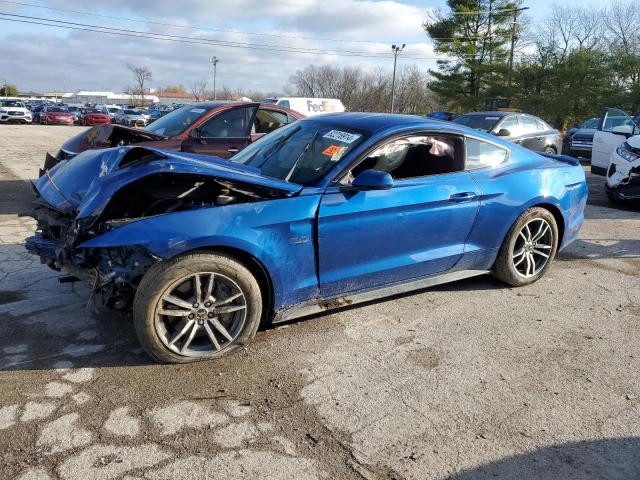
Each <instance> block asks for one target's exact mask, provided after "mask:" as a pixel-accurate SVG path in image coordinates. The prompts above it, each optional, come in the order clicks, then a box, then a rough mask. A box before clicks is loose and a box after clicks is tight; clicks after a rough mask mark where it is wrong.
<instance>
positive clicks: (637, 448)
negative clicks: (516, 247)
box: [0, 125, 640, 480]
mask: <svg viewBox="0 0 640 480" xmlns="http://www.w3.org/2000/svg"><path fill="white" fill-rule="evenodd" d="M80 128H81V127H62V126H60V127H59V126H40V125H25V126H21V125H2V126H0V152H2V153H0V185H1V186H0V322H1V325H2V335H1V336H0V385H1V388H0V451H2V452H3V455H2V458H0V478H3V479H4V478H8V479H9V478H11V479H13V478H16V479H21V480H27V479H30V480H47V479H62V480H68V479H85V478H92V479H94V480H102V479H105V480H106V479H109V480H111V479H118V480H121V479H127V480H134V479H146V480H156V479H158V480H160V479H172V480H175V479H189V480H194V479H205V478H214V477H216V478H231V477H238V478H247V479H253V478H265V479H302V478H304V479H314V478H319V479H337V478H340V479H342V478H345V479H358V478H360V479H361V478H366V479H386V478H395V479H425V478H429V479H446V478H451V479H478V478H495V477H499V478H523V479H527V478H531V479H556V478H562V479H593V478H602V479H609V480H610V479H630V478H638V477H640V383H639V382H638V379H637V374H636V372H637V371H638V369H639V367H640V349H639V347H640V335H639V333H640V235H638V231H640V230H639V228H640V207H638V206H637V205H635V206H625V207H620V208H611V206H610V204H609V203H608V202H607V200H606V198H605V196H604V193H603V191H602V188H603V185H604V179H602V178H599V177H594V176H591V175H589V182H590V189H591V194H590V200H589V205H588V208H587V221H586V224H585V226H584V227H583V230H582V232H581V236H580V239H579V240H578V241H576V242H575V243H574V244H573V245H572V246H571V247H570V248H569V249H568V250H566V251H565V252H563V253H562V254H561V255H560V257H559V258H558V259H557V260H556V262H555V265H554V266H553V268H552V269H551V270H550V271H549V273H548V274H547V276H546V277H544V278H543V279H542V280H541V281H540V282H538V283H536V284H534V285H532V286H530V287H526V288H522V289H512V288H508V287H505V286H504V285H502V284H500V283H499V282H497V281H495V280H493V279H492V278H491V277H481V278H475V279H470V280H466V281H462V282H457V283H454V284H449V285H444V286H440V287H437V288H433V289H430V290H425V291H421V292H418V293H414V294H410V295H403V296H399V297H395V298H393V299H387V300H384V301H378V302H372V303H369V304H366V305H364V306H357V307H351V308H345V309H342V310H341V311H337V312H334V313H331V314H325V315H321V316H316V317H314V318H311V319H308V320H305V321H300V322H295V323H291V324H287V325H284V326H280V327H278V328H271V329H266V330H263V331H261V332H259V333H258V335H257V337H256V339H255V341H254V342H253V343H252V344H251V345H250V346H249V348H248V349H246V350H245V351H243V352H241V353H238V354H235V355H232V356H230V357H226V358H223V359H221V360H219V361H215V362H203V363H197V364H191V365H156V364H154V363H152V362H151V361H150V360H148V358H147V357H146V356H145V355H144V354H143V353H142V351H141V349H140V347H139V346H138V343H137V340H136V338H135V334H134V331H133V326H132V324H131V320H130V318H129V317H128V316H126V315H122V314H119V313H113V312H109V311H104V310H100V309H99V310H97V311H96V310H95V309H94V308H88V307H87V297H88V287H87V285H86V284H83V283H63V284H61V283H59V282H58V280H57V279H58V277H60V276H61V274H59V273H57V272H54V271H52V270H49V269H48V268H47V267H45V266H43V265H41V264H40V263H39V260H38V259H37V258H36V257H34V256H31V255H29V254H27V253H26V251H25V250H24V246H23V243H24V239H25V238H26V237H27V236H29V235H31V234H32V232H33V229H34V226H35V225H34V221H33V220H31V219H29V218H26V217H19V216H18V214H19V213H20V212H21V211H25V210H27V209H28V199H29V194H30V190H29V186H28V184H27V183H26V182H24V180H25V179H29V178H35V177H36V175H37V169H38V167H39V166H41V164H42V161H43V160H44V154H45V152H46V151H47V150H49V151H50V152H52V153H53V152H55V151H56V150H57V148H58V147H59V145H60V144H61V143H62V142H63V141H64V140H65V139H66V138H68V137H69V136H71V135H72V134H74V133H76V132H79V131H80Z"/></svg>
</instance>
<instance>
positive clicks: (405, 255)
mask: <svg viewBox="0 0 640 480" xmlns="http://www.w3.org/2000/svg"><path fill="white" fill-rule="evenodd" d="M425 136H428V135H427V134H425ZM414 138H419V136H418V135H416V136H415V137H414ZM453 143H454V144H455V145H458V147H457V148H460V149H462V150H463V149H464V147H463V143H462V141H461V139H460V140H459V142H453ZM386 145H388V144H386ZM386 145H385V146H386ZM385 146H382V147H380V148H384V147H385ZM427 152H428V149H427V148H424V145H419V146H418V147H416V149H415V150H414V151H413V153H412V154H411V155H410V157H406V158H405V159H404V163H403V164H401V163H400V162H397V161H396V160H393V161H389V160H388V159H384V161H383V160H382V159H381V158H380V159H378V161H377V162H371V163H372V164H373V163H375V164H376V166H375V167H374V169H375V170H383V171H387V172H389V173H390V174H391V175H392V176H393V177H394V185H393V187H392V188H391V189H388V190H369V191H345V185H338V184H336V185H331V186H329V187H328V188H327V190H326V191H325V194H324V195H323V197H322V200H321V202H320V208H319V212H318V255H319V275H320V292H321V295H322V296H323V297H325V298H327V297H331V296H335V295H339V294H343V293H347V292H350V291H357V290H364V289H367V288H375V287H378V286H383V285H386V284H390V283H394V282H402V281H405V280H409V279H413V278H418V277H422V276H426V275H432V274H436V273H439V272H444V271H446V270H449V269H451V268H452V267H453V266H454V265H455V264H456V263H457V262H458V260H459V259H460V258H461V256H462V255H463V253H464V245H465V240H466V238H467V236H468V235H469V232H470V231H471V228H472V226H473V222H474V220H475V218H476V215H477V212H478V207H479V198H480V191H479V188H478V186H477V184H476V183H475V182H474V181H473V179H472V178H471V176H470V175H469V173H468V172H466V171H464V166H463V165H464V154H463V152H462V151H460V152H457V153H456V155H462V157H459V158H458V161H457V162H453V163H452V168H450V169H449V171H446V170H444V169H440V171H437V173H434V174H425V173H424V172H426V171H427V170H426V169H422V171H423V173H422V174H421V173H417V174H414V173H412V171H413V172H419V171H420V169H413V170H412V169H411V168H408V166H407V162H409V161H412V162H416V163H420V162H434V163H437V162H439V159H438V158H436V157H434V155H431V154H429V153H427ZM374 153H375V152H374ZM372 155H373V154H372ZM372 158H373V157H372V156H369V157H367V158H365V159H363V161H362V162H361V164H362V165H364V164H368V162H370V160H371V159H372ZM392 163H393V164H394V165H400V166H399V167H395V168H393V169H392V168H390V167H389V165H390V164H392ZM382 164H385V165H386V166H384V167H383V166H381V165H382ZM357 168H358V167H354V168H353V169H352V172H353V174H354V175H356V170H357ZM366 168H370V166H367V167H366ZM432 171H434V172H436V169H432ZM401 172H404V173H401ZM349 176H350V174H349V175H348V176H347V177H349ZM343 183H344V181H343ZM346 183H347V184H348V183H349V182H346ZM347 187H348V185H347Z"/></svg>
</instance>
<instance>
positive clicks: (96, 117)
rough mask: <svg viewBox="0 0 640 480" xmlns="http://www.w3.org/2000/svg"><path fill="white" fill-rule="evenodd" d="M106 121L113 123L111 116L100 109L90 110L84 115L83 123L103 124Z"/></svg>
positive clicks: (88, 124)
mask: <svg viewBox="0 0 640 480" xmlns="http://www.w3.org/2000/svg"><path fill="white" fill-rule="evenodd" d="M105 123H111V116H110V115H107V114H106V113H102V112H101V111H100V110H89V111H87V112H85V113H84V115H83V116H82V124H83V125H87V126H90V125H102V124H105Z"/></svg>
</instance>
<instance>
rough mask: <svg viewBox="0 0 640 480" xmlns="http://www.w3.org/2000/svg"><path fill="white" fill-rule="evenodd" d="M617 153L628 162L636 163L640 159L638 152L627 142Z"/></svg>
mask: <svg viewBox="0 0 640 480" xmlns="http://www.w3.org/2000/svg"><path fill="white" fill-rule="evenodd" d="M616 153H617V154H618V155H619V156H621V157H622V158H624V159H625V160H626V161H627V162H635V161H636V160H638V159H639V158H640V154H639V153H637V151H636V150H634V149H632V148H631V145H629V144H628V143H627V142H624V143H623V144H622V145H620V146H619V147H618V149H617V150H616Z"/></svg>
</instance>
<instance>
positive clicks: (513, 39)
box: [507, 7, 529, 92]
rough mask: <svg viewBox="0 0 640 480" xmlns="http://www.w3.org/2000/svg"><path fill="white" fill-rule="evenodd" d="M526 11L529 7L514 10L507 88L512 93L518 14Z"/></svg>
mask: <svg viewBox="0 0 640 480" xmlns="http://www.w3.org/2000/svg"><path fill="white" fill-rule="evenodd" d="M525 10H529V7H520V8H514V9H513V30H512V31H511V52H510V53H509V74H508V77H507V87H508V88H509V92H511V79H512V77H513V51H514V50H515V48H516V41H517V40H518V37H517V33H518V31H517V29H518V13H520V12H524V11H525Z"/></svg>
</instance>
